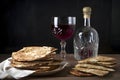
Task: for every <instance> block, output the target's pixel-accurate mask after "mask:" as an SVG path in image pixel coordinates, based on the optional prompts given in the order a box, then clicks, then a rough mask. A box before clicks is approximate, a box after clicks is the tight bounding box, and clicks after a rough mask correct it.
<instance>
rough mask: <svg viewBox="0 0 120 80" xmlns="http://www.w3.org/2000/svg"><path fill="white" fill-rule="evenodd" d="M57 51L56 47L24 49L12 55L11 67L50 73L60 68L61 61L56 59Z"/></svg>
mask: <svg viewBox="0 0 120 80" xmlns="http://www.w3.org/2000/svg"><path fill="white" fill-rule="evenodd" d="M56 50H57V49H56V48H54V47H48V46H42V47H36V46H32V47H24V48H23V49H21V50H19V51H17V52H13V53H12V60H11V65H12V66H13V67H15V68H19V69H27V70H35V71H39V72H45V71H50V70H53V69H56V68H58V67H59V65H60V63H61V60H57V59H54V55H55V54H56V52H55V51H56Z"/></svg>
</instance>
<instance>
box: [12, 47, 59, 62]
mask: <svg viewBox="0 0 120 80" xmlns="http://www.w3.org/2000/svg"><path fill="white" fill-rule="evenodd" d="M56 50H57V49H56V48H54V47H48V46H43V47H34V46H33V47H24V48H23V49H21V50H19V51H17V52H13V53H12V58H13V59H15V60H17V61H34V60H39V59H42V58H45V57H48V56H49V55H50V56H51V55H53V54H55V53H53V52H54V51H56Z"/></svg>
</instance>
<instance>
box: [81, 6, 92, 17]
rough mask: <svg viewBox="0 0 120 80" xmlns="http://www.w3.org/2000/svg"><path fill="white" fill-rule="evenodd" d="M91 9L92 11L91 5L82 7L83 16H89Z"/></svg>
mask: <svg viewBox="0 0 120 80" xmlns="http://www.w3.org/2000/svg"><path fill="white" fill-rule="evenodd" d="M91 11H92V9H91V7H84V8H83V14H84V18H90V15H91Z"/></svg>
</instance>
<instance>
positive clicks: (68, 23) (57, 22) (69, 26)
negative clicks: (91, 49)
mask: <svg viewBox="0 0 120 80" xmlns="http://www.w3.org/2000/svg"><path fill="white" fill-rule="evenodd" d="M75 25H76V17H71V16H69V17H52V22H51V28H52V33H53V34H54V36H55V37H56V38H58V39H59V40H61V42H60V45H61V51H60V55H61V58H62V59H63V60H66V50H65V47H66V40H67V39H69V38H71V37H72V35H73V33H74V31H75Z"/></svg>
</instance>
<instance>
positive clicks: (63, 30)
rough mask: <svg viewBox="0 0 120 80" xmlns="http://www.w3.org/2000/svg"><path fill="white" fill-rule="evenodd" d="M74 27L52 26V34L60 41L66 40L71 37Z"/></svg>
mask: <svg viewBox="0 0 120 80" xmlns="http://www.w3.org/2000/svg"><path fill="white" fill-rule="evenodd" d="M74 27H75V26H74V25H57V26H55V25H52V33H53V34H54V35H55V37H56V38H58V39H60V40H67V39H69V38H70V37H71V36H72V35H73V32H74Z"/></svg>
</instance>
